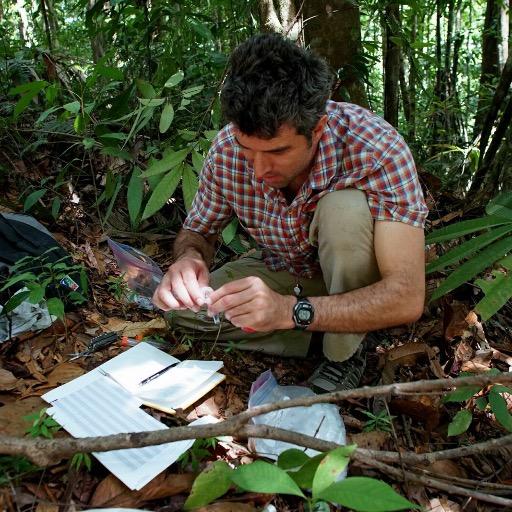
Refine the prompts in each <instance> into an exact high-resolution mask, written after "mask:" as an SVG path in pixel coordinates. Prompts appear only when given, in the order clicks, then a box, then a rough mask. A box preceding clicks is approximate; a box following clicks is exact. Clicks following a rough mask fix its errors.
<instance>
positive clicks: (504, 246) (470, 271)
mask: <svg viewBox="0 0 512 512" xmlns="http://www.w3.org/2000/svg"><path fill="white" fill-rule="evenodd" d="M511 249H512V236H510V237H507V238H505V239H503V240H499V241H498V242H495V243H493V244H492V245H490V246H488V247H487V248H486V249H484V250H483V251H481V252H479V253H478V254H476V255H475V256H473V258H471V259H470V260H469V261H466V263H464V264H463V265H461V266H460V267H459V268H457V269H456V270H454V271H453V272H452V273H451V274H450V275H449V276H448V277H447V278H446V279H445V280H444V281H443V282H442V283H441V285H440V286H439V287H438V288H437V289H436V290H435V291H434V293H433V294H432V298H431V299H430V300H431V301H433V300H436V299H438V298H439V297H441V296H443V295H444V294H445V293H448V292H450V291H452V290H454V289H455V288H457V287H458V286H460V285H461V284H463V283H465V282H467V281H470V280H471V279H473V278H474V277H475V276H476V275H477V274H479V273H480V272H482V271H483V270H485V269H486V268H487V267H489V266H490V265H491V264H492V263H494V262H495V261H496V260H499V259H500V258H502V257H503V256H504V255H505V254H507V253H508V252H509V251H510V250H511Z"/></svg>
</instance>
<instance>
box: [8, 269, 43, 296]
mask: <svg viewBox="0 0 512 512" xmlns="http://www.w3.org/2000/svg"><path fill="white" fill-rule="evenodd" d="M36 279H37V277H36V275H35V274H34V273H33V272H23V273H22V274H18V275H15V276H13V277H10V278H9V279H7V281H6V282H5V284H4V285H3V286H2V288H0V292H3V291H4V290H7V288H9V287H10V286H12V285H13V284H16V283H22V282H24V281H35V280H36Z"/></svg>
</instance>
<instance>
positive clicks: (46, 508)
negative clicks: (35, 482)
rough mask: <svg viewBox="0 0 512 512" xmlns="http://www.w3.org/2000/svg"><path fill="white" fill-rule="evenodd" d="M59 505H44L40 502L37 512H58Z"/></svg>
mask: <svg viewBox="0 0 512 512" xmlns="http://www.w3.org/2000/svg"><path fill="white" fill-rule="evenodd" d="M58 511H59V505H57V504H56V503H43V502H41V501H40V502H39V503H38V504H37V507H36V512H58Z"/></svg>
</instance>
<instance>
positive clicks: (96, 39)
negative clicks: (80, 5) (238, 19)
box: [87, 0, 105, 64]
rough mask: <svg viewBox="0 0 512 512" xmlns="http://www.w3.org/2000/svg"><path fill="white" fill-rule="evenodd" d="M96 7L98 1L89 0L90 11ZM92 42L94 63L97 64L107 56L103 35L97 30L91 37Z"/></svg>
mask: <svg viewBox="0 0 512 512" xmlns="http://www.w3.org/2000/svg"><path fill="white" fill-rule="evenodd" d="M95 5H96V0H87V8H88V10H91V9H92V8H93V7H94V6H95ZM90 41H91V50H92V61H93V62H94V63H95V64H96V63H97V62H98V61H99V60H100V59H101V58H102V57H103V56H104V55H105V50H104V48H103V44H104V39H103V34H102V33H101V32H100V31H99V30H96V31H95V32H94V35H91V36H90Z"/></svg>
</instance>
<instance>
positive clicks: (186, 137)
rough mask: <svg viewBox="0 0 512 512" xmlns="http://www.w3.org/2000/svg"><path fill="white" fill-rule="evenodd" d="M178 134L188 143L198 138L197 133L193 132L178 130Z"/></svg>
mask: <svg viewBox="0 0 512 512" xmlns="http://www.w3.org/2000/svg"><path fill="white" fill-rule="evenodd" d="M178 133H179V134H180V136H181V138H182V139H183V140H184V141H186V142H190V141H193V140H194V139H195V138H196V136H197V133H196V132H194V131H192V130H178Z"/></svg>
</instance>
